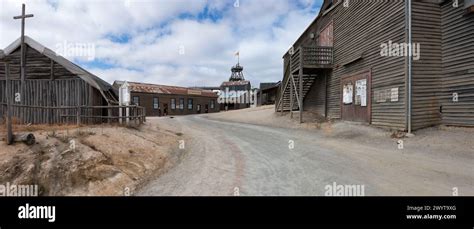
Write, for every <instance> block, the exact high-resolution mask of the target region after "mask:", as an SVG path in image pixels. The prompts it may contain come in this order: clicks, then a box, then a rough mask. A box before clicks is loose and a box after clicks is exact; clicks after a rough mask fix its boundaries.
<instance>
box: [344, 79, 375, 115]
mask: <svg viewBox="0 0 474 229" xmlns="http://www.w3.org/2000/svg"><path fill="white" fill-rule="evenodd" d="M341 118H342V120H346V121H355V122H366V123H370V122H371V73H370V71H364V72H359V73H355V74H350V75H347V76H345V77H342V79H341Z"/></svg>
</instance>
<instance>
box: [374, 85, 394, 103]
mask: <svg viewBox="0 0 474 229" xmlns="http://www.w3.org/2000/svg"><path fill="white" fill-rule="evenodd" d="M398 98H399V93H398V87H394V88H388V89H379V90H375V91H374V99H375V102H377V103H386V102H398Z"/></svg>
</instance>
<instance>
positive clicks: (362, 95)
mask: <svg viewBox="0 0 474 229" xmlns="http://www.w3.org/2000/svg"><path fill="white" fill-rule="evenodd" d="M355 86H356V102H355V104H356V105H360V106H362V107H366V106H367V79H361V80H357V81H356V85H355Z"/></svg>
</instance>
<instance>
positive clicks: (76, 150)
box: [0, 123, 180, 196]
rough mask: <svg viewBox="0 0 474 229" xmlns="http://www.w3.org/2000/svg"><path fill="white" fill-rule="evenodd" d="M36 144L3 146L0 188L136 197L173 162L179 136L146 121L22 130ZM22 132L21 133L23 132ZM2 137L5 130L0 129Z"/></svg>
mask: <svg viewBox="0 0 474 229" xmlns="http://www.w3.org/2000/svg"><path fill="white" fill-rule="evenodd" d="M20 129H23V131H25V130H27V131H29V132H32V133H34V135H35V137H36V141H37V143H36V144H35V145H33V146H26V145H24V144H22V143H16V144H14V145H11V146H8V145H6V144H5V142H4V141H1V142H0V184H6V183H10V184H28V185H35V184H36V185H38V186H39V195H48V196H51V195H52V196H63V195H81V196H82V195H127V194H128V193H130V195H133V193H134V190H135V189H136V187H137V186H139V185H140V184H142V183H144V182H145V181H147V180H148V179H150V178H152V177H154V176H156V175H157V174H159V173H160V172H162V171H164V170H166V169H167V168H168V167H169V166H170V165H171V164H173V160H174V159H173V158H174V157H175V156H176V155H175V154H177V153H179V152H178V151H177V150H175V149H176V148H177V147H175V146H176V145H177V144H176V142H177V141H178V140H177V137H178V135H180V134H177V133H173V132H170V131H165V130H162V129H159V128H158V127H157V126H156V125H154V124H153V123H147V124H145V125H143V126H141V127H140V128H138V129H134V128H125V127H116V126H93V127H80V128H74V127H50V126H49V127H34V126H33V127H23V128H20ZM20 131H22V130H20ZM0 132H1V133H0V134H2V136H4V130H3V131H2V130H0Z"/></svg>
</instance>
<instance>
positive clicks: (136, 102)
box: [132, 96, 140, 106]
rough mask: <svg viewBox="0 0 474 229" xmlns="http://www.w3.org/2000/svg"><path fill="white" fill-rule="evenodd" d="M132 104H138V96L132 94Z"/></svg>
mask: <svg viewBox="0 0 474 229" xmlns="http://www.w3.org/2000/svg"><path fill="white" fill-rule="evenodd" d="M132 102H133V104H135V105H137V106H140V97H138V96H133V100H132Z"/></svg>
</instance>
